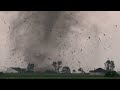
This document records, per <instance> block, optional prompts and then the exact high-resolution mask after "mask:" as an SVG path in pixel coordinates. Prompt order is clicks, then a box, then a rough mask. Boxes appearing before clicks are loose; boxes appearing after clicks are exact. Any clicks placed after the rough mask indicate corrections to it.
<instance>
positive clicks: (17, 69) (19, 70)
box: [12, 67, 26, 73]
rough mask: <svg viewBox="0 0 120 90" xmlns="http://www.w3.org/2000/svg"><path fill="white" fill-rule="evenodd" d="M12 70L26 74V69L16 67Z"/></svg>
mask: <svg viewBox="0 0 120 90" xmlns="http://www.w3.org/2000/svg"><path fill="white" fill-rule="evenodd" d="M12 69H13V70H15V71H17V72H18V73H24V72H26V69H24V68H18V67H12Z"/></svg>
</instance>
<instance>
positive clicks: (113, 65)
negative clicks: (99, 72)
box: [110, 61, 115, 71]
mask: <svg viewBox="0 0 120 90" xmlns="http://www.w3.org/2000/svg"><path fill="white" fill-rule="evenodd" d="M114 68H115V64H114V61H111V66H110V70H112V71H114Z"/></svg>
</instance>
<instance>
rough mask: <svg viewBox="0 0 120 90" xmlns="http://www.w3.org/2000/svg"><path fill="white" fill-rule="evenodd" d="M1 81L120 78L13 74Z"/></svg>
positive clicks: (0, 77)
mask: <svg viewBox="0 0 120 90" xmlns="http://www.w3.org/2000/svg"><path fill="white" fill-rule="evenodd" d="M0 79H120V77H104V76H90V75H81V74H48V73H19V74H18V73H16V74H15V73H14V74H12V73H11V74H1V75H0Z"/></svg>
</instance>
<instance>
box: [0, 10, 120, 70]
mask: <svg viewBox="0 0 120 90" xmlns="http://www.w3.org/2000/svg"><path fill="white" fill-rule="evenodd" d="M119 16H120V12H119V11H74V12H72V11H64V12H63V11H61V12H60V11H49V12H47V11H46V12H43V11H36V12H33V11H26V12H19V11H14V12H12V11H8V12H7V11H6V12H3V11H0V69H1V70H4V69H5V67H14V66H16V67H17V66H19V67H26V64H27V63H29V62H30V63H34V64H35V65H36V67H37V68H36V70H38V69H44V68H45V69H48V68H50V67H51V64H52V61H57V60H62V61H63V64H64V65H66V66H69V67H71V69H76V70H77V69H78V67H82V68H83V69H84V70H85V71H87V70H90V69H93V68H98V67H102V68H104V63H105V61H106V60H108V59H110V60H113V61H114V62H115V65H116V67H115V69H116V70H118V71H120V18H119ZM51 68H52V67H51Z"/></svg>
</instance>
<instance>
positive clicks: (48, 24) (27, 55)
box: [10, 11, 76, 67]
mask: <svg viewBox="0 0 120 90" xmlns="http://www.w3.org/2000/svg"><path fill="white" fill-rule="evenodd" d="M74 24H76V22H75V20H74V19H73V12H62V11H26V12H19V13H18V16H17V18H16V20H14V21H13V22H11V34H10V38H11V42H13V49H12V52H13V53H14V55H16V54H18V53H19V54H20V55H21V56H22V57H24V61H25V62H27V63H34V64H35V65H36V67H48V66H47V65H48V64H47V63H49V62H48V58H49V59H50V60H52V61H54V60H55V59H56V60H58V59H57V58H59V57H58V55H59V51H60V49H61V48H59V47H60V45H61V43H63V42H64V38H65V37H66V36H67V34H68V31H69V27H70V26H71V25H74ZM61 47H62V46H61ZM64 49H65V48H64ZM59 56H60V55H59Z"/></svg>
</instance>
